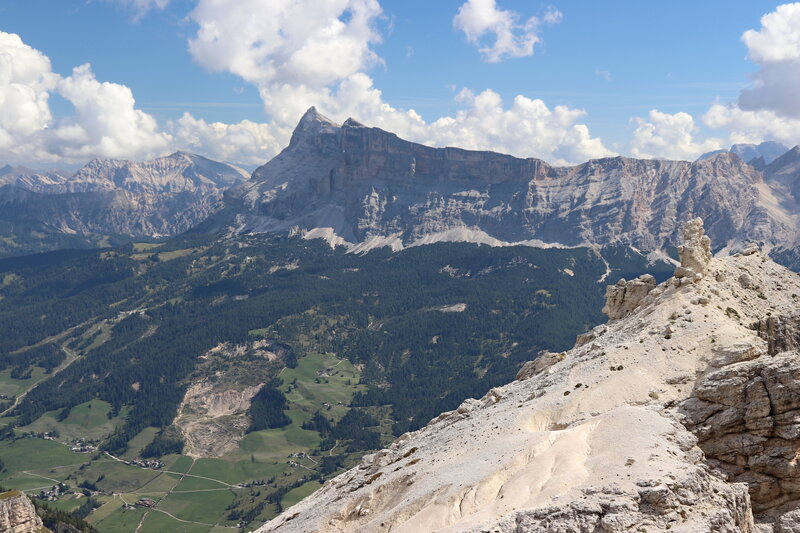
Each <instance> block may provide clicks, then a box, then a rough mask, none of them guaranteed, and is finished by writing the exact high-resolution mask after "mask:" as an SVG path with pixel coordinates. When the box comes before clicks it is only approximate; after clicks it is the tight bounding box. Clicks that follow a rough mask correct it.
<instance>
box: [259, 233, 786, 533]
mask: <svg viewBox="0 0 800 533" xmlns="http://www.w3.org/2000/svg"><path fill="white" fill-rule="evenodd" d="M682 233H683V234H682V238H683V246H682V247H681V248H680V250H679V251H680V256H681V266H680V267H678V268H677V270H676V273H675V277H673V278H670V279H669V280H667V281H666V282H664V283H662V284H660V285H656V283H655V282H654V281H653V280H652V279H651V278H650V277H649V276H643V277H640V278H638V279H636V280H632V281H624V280H621V281H620V282H619V283H617V284H616V285H613V286H611V287H610V288H609V289H608V293H607V305H606V312H607V313H608V314H609V315H610V316H611V317H612V319H611V320H610V321H609V323H608V324H606V325H601V326H598V327H596V328H594V329H593V330H592V331H590V332H588V333H586V334H584V335H581V336H579V338H578V341H577V343H576V345H575V347H574V348H572V349H571V350H569V351H568V352H564V353H559V354H553V353H546V354H543V355H542V356H540V357H539V358H537V359H536V360H534V361H532V362H529V363H527V364H526V365H525V366H524V367H523V368H522V369H521V371H520V373H519V375H518V379H517V381H515V382H513V383H510V384H508V385H506V386H503V387H499V388H496V389H492V390H491V391H489V393H488V394H486V396H484V397H483V398H480V399H477V400H476V399H469V400H466V401H465V402H464V403H463V404H462V405H461V406H460V407H459V408H458V409H456V410H455V411H452V412H448V413H443V414H442V415H440V416H439V417H437V418H436V419H434V420H432V421H431V422H430V423H429V424H428V425H427V426H426V427H424V428H423V429H421V430H419V431H416V432H414V433H409V434H405V435H403V436H401V437H399V438H398V439H397V440H396V441H395V442H394V443H392V445H391V446H390V447H389V448H387V449H385V450H382V451H380V452H377V453H375V454H372V455H369V456H366V457H364V459H363V461H362V462H361V464H360V465H359V466H358V467H356V468H354V469H352V470H350V471H347V472H346V473H344V474H342V475H340V476H338V477H337V478H335V479H333V480H330V481H328V482H327V483H326V484H325V485H324V486H323V487H322V488H321V489H320V490H319V491H318V492H316V493H315V494H313V495H311V496H310V497H308V498H307V499H305V500H303V501H301V502H300V503H299V504H297V505H295V506H293V507H291V508H290V509H288V510H286V511H285V512H284V513H283V514H282V515H280V516H279V517H277V518H276V519H274V520H273V521H271V522H269V523H268V524H266V525H265V526H263V527H262V528H261V529H260V530H259V531H261V532H270V531H280V532H282V533H284V532H312V531H313V532H325V533H333V532H337V533H340V532H354V531H364V532H367V531H369V532H381V531H383V532H385V531H392V532H415V533H416V532H423V531H424V532H433V531H437V532H457V531H458V532H462V531H471V532H478V531H481V532H484V531H491V532H522V531H536V532H567V531H569V532H586V533H589V532H593V533H596V532H623V531H624V532H633V531H637V532H639V531H648V532H653V531H667V530H669V531H671V532H676V531H677V532H692V533H696V532H704V531H715V532H731V533H733V532H744V533H749V532H773V533H788V532H796V531H799V530H800V466H798V464H797V461H796V457H797V455H798V451H800V379H798V378H800V357H799V356H800V354H798V352H797V350H798V342H800V314H799V313H798V299H799V298H800V277H798V275H796V274H794V273H792V272H790V271H789V270H787V269H785V268H784V267H782V266H779V265H777V264H775V263H774V262H772V261H771V260H769V259H768V258H767V257H765V256H764V255H762V253H760V252H759V251H758V250H757V248H756V247H749V248H747V249H746V250H745V251H744V252H742V253H740V254H738V255H735V256H731V257H724V258H712V256H711V243H710V240H709V239H708V237H706V236H705V235H704V233H703V226H702V221H701V220H699V219H698V220H693V221H691V222H689V223H688V224H687V225H686V226H684V228H683V232H682Z"/></svg>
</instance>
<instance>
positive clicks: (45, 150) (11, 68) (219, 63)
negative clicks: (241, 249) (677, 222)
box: [0, 0, 612, 164]
mask: <svg viewBox="0 0 800 533" xmlns="http://www.w3.org/2000/svg"><path fill="white" fill-rule="evenodd" d="M149 4H152V6H151V7H153V6H154V7H163V5H166V2H165V1H163V0H159V1H158V2H155V3H153V2H150V3H149ZM149 4H148V5H149ZM137 5H141V6H145V7H146V5H145V3H141V4H137ZM381 16H382V15H381V9H380V5H379V4H378V2H377V0H293V1H291V2H263V1H261V0H236V2H234V1H233V0H199V3H198V4H197V6H196V8H195V9H194V11H192V13H191V15H190V18H191V19H192V20H194V21H195V22H196V23H197V24H198V30H197V34H196V35H195V36H194V37H193V38H192V39H191V40H190V43H189V48H190V51H191V53H192V55H193V57H194V58H195V60H196V61H197V62H198V63H200V64H201V65H204V66H206V67H207V68H209V69H211V70H218V71H225V72H231V73H233V74H236V75H238V76H240V77H241V78H242V79H243V80H245V81H247V82H249V83H252V84H253V85H255V86H256V87H257V89H258V91H259V94H260V96H261V98H262V100H263V102H264V108H265V111H266V112H267V116H268V117H269V122H268V123H256V122H252V121H248V120H245V121H242V122H239V123H237V124H224V123H219V122H211V123H209V122H207V121H205V120H203V119H202V118H198V117H194V116H192V115H190V114H188V113H186V114H184V115H183V116H182V117H181V118H180V119H177V120H174V121H171V122H169V123H168V124H166V127H165V129H161V128H159V126H158V124H157V123H156V121H155V119H154V118H153V117H152V116H150V115H148V114H147V113H144V112H142V111H141V110H139V109H136V102H135V100H134V97H133V94H132V92H131V90H130V89H129V88H128V87H125V86H124V85H119V84H114V83H108V82H100V81H98V80H97V79H96V78H95V76H94V74H93V73H92V71H91V68H90V66H89V65H88V64H87V65H83V66H80V67H77V68H75V69H74V70H73V72H72V73H71V74H70V75H69V76H67V77H62V76H60V75H58V74H55V73H53V72H52V70H51V66H50V62H49V60H48V59H47V57H46V56H45V55H43V54H42V53H41V52H39V51H37V50H34V49H33V48H31V47H29V46H27V45H25V44H24V43H23V42H22V41H21V40H20V39H19V37H18V36H16V35H12V34H3V33H0V160H4V161H9V160H10V161H12V162H25V161H27V162H38V163H42V162H69V163H71V162H82V161H84V160H86V159H89V158H91V157H114V158H137V159H141V158H146V157H152V156H155V155H160V154H163V153H165V152H167V151H168V150H173V149H186V150H191V151H194V152H198V153H202V154H205V155H208V156H209V157H213V158H217V159H224V160H228V161H233V162H241V163H247V164H257V163H263V162H265V161H267V160H268V159H270V158H271V157H272V156H274V155H275V154H276V153H277V152H278V151H280V149H281V148H283V147H284V146H285V145H286V144H287V143H288V140H289V137H290V135H291V131H292V129H293V128H294V126H295V124H296V122H297V120H298V119H299V118H300V116H301V115H302V114H303V113H304V112H305V110H306V109H307V108H308V107H310V106H311V105H316V106H317V107H318V108H319V109H320V110H321V111H322V112H323V113H325V114H328V115H329V116H331V117H332V118H334V119H336V120H339V121H343V120H344V119H345V118H347V117H354V118H356V119H357V120H359V121H361V122H364V123H365V124H368V125H374V126H378V127H381V128H384V129H386V130H389V131H393V132H395V133H397V134H398V135H400V136H401V137H404V138H407V139H409V140H413V141H417V142H423V143H428V144H432V145H436V146H445V145H450V146H462V147H465V148H472V149H479V150H495V151H500V152H508V153H512V154H514V155H518V156H526V157H527V156H531V157H538V158H542V159H545V160H548V161H550V162H555V163H564V162H579V161H583V160H585V159H588V158H593V157H601V156H606V155H612V152H611V151H609V150H608V149H607V148H606V147H605V146H604V145H603V143H602V141H601V140H600V139H598V138H596V137H592V136H591V135H590V133H589V130H588V128H587V127H586V126H585V125H583V124H581V123H580V121H581V120H582V118H583V116H584V114H585V113H584V112H583V111H582V110H576V109H571V108H568V107H566V106H556V107H554V108H548V107H547V105H546V104H545V103H544V102H543V101H541V100H538V99H531V98H527V97H524V96H517V97H516V98H514V99H513V101H510V102H508V103H504V102H503V100H502V98H501V97H500V95H499V94H497V93H495V92H494V91H492V90H489V89H487V90H484V91H483V92H480V93H478V94H475V93H473V92H471V91H466V90H462V91H461V92H460V93H458V95H457V96H456V100H457V103H458V104H459V107H460V109H459V111H458V112H456V113H455V114H454V115H452V116H447V117H442V118H439V119H438V120H433V121H431V122H428V121H425V120H424V119H423V118H422V117H421V116H420V115H419V114H418V113H416V112H415V111H414V110H413V109H409V110H403V109H398V108H395V107H393V106H391V105H389V104H388V103H386V102H385V101H384V100H383V95H382V93H381V91H380V90H379V89H377V88H376V87H375V86H374V82H373V80H372V78H371V77H370V76H369V75H368V74H366V72H365V71H366V70H367V69H369V68H370V67H371V66H374V65H379V64H381V63H382V60H381V58H380V57H378V56H377V54H376V53H375V52H374V50H372V46H373V45H374V44H375V43H377V42H379V40H380V35H379V34H378V32H377V30H376V29H375V27H374V26H375V24H376V22H377V21H379V19H380V17H381ZM545 17H546V18H548V20H549V21H550V22H555V21H557V20H558V19H559V17H560V15H559V14H558V13H557V12H556V11H554V10H552V11H550V12H548V14H547V15H545ZM52 94H59V95H60V96H62V97H64V98H65V99H66V100H67V101H68V102H70V103H71V104H72V106H73V107H74V113H73V114H72V115H71V116H68V117H63V118H58V119H54V118H53V117H52V116H51V114H50V108H49V106H48V98H49V96H50V95H52ZM4 139H5V140H4Z"/></svg>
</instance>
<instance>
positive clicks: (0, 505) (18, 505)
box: [0, 490, 48, 533]
mask: <svg viewBox="0 0 800 533" xmlns="http://www.w3.org/2000/svg"><path fill="white" fill-rule="evenodd" d="M0 531H3V532H5V533H40V532H41V531H48V530H46V529H44V525H43V524H42V520H41V518H39V515H37V514H36V509H35V508H34V507H33V504H32V503H31V501H30V500H29V499H28V498H27V497H26V496H25V495H24V494H22V493H21V492H19V491H17V490H12V491H9V492H3V493H0Z"/></svg>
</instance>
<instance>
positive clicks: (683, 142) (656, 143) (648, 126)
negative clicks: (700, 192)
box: [630, 109, 723, 161]
mask: <svg viewBox="0 0 800 533" xmlns="http://www.w3.org/2000/svg"><path fill="white" fill-rule="evenodd" d="M633 123H634V124H635V125H636V130H635V131H634V132H633V140H632V141H631V145H630V150H631V154H632V155H633V156H634V157H641V158H658V159H672V160H688V161H693V160H695V159H697V157H698V156H699V155H701V154H703V153H705V152H710V151H712V150H719V149H720V148H723V144H722V141H721V140H719V139H713V138H712V139H705V140H702V141H699V140H695V134H696V133H697V131H698V127H697V125H696V124H695V122H694V118H692V116H691V115H689V114H688V113H683V112H679V113H674V114H669V113H662V112H661V111H658V110H657V109H653V110H651V111H650V113H649V114H648V117H647V119H646V120H645V119H643V118H634V119H633Z"/></svg>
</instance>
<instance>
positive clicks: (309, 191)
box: [202, 108, 798, 261]
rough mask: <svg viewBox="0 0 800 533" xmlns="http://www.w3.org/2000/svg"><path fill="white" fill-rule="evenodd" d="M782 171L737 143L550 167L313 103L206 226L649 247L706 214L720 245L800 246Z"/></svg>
mask: <svg viewBox="0 0 800 533" xmlns="http://www.w3.org/2000/svg"><path fill="white" fill-rule="evenodd" d="M775 168H777V166H776V167H775ZM773 183H774V181H773V180H770V179H768V177H767V176H766V174H765V173H762V172H759V171H757V170H756V169H755V168H753V167H752V166H751V165H748V164H747V163H745V162H744V161H742V159H741V158H739V157H738V156H737V155H735V154H733V153H722V154H718V155H715V156H713V157H711V158H709V159H706V160H702V161H695V162H692V163H690V162H686V161H660V160H638V159H631V158H625V157H613V158H605V159H597V160H592V161H588V162H586V163H583V164H580V165H575V166H567V167H553V166H551V165H549V164H548V163H546V162H544V161H541V160H538V159H520V158H515V157H512V156H508V155H503V154H498V153H494V152H480V151H470V150H461V149H458V148H431V147H428V146H423V145H420V144H415V143H412V142H408V141H405V140H403V139H400V138H399V137H397V136H396V135H394V134H392V133H390V132H386V131H383V130H381V129H378V128H370V127H367V126H364V125H363V124H360V123H358V122H356V121H355V120H352V119H350V120H347V121H346V122H344V124H342V125H338V124H336V123H334V122H333V121H331V120H329V119H327V118H325V117H324V116H322V115H321V114H320V113H318V112H317V111H316V110H315V109H314V108H312V109H310V110H309V111H308V112H307V113H306V114H305V116H304V117H303V118H302V119H301V121H300V123H299V124H298V126H297V128H296V130H295V132H294V134H293V136H292V140H291V143H290V144H289V146H288V147H287V148H286V149H285V150H283V151H282V152H281V153H280V154H279V155H278V156H276V157H275V158H274V159H273V160H271V161H269V162H268V163H267V164H265V165H264V166H262V167H260V168H259V169H257V170H256V171H255V172H254V173H253V178H252V179H251V180H250V181H248V182H246V183H244V184H242V185H241V186H238V187H235V188H233V189H232V190H230V192H229V193H228V194H226V195H225V209H223V210H222V211H221V212H220V213H219V214H218V215H215V216H214V217H212V219H211V220H209V221H208V222H207V224H204V225H203V226H202V229H203V230H226V229H227V230H232V231H238V232H246V231H269V232H271V231H274V232H281V233H290V232H291V233H293V234H296V233H298V232H300V233H305V234H306V235H307V236H309V237H323V238H326V239H328V240H329V241H330V242H331V243H336V244H346V245H348V244H349V246H350V247H351V249H353V250H354V251H364V250H367V249H369V248H373V247H378V246H391V247H392V248H393V249H400V248H402V247H404V246H411V245H415V244H425V243H431V242H437V241H443V240H445V241H447V240H449V241H470V242H480V243H486V244H492V245H503V244H508V243H522V244H531V245H539V246H542V245H545V244H551V245H562V246H577V245H584V244H589V245H601V246H602V245H607V244H624V245H632V246H635V247H637V248H638V249H640V250H644V251H647V252H650V251H663V250H666V249H668V248H669V247H671V246H673V245H677V244H678V242H679V241H680V235H679V231H678V230H679V227H680V224H681V223H682V222H683V221H686V220H689V219H692V218H695V217H698V216H701V217H703V218H704V219H705V220H706V222H707V228H706V229H707V232H708V233H709V235H710V236H711V237H712V239H714V242H716V243H717V246H718V247H720V248H722V247H726V246H729V247H733V248H736V247H738V246H740V245H741V244H742V243H745V242H749V241H755V242H760V243H768V244H770V245H773V246H775V247H776V248H781V247H786V248H788V249H794V246H795V242H796V240H797V229H798V224H797V209H796V207H794V206H792V205H789V204H788V203H785V202H784V203H782V202H780V201H778V200H777V199H776V198H780V195H777V196H776V194H775V193H774V192H773V188H772V187H773ZM790 259H791V258H789V257H787V261H788V260H790Z"/></svg>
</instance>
